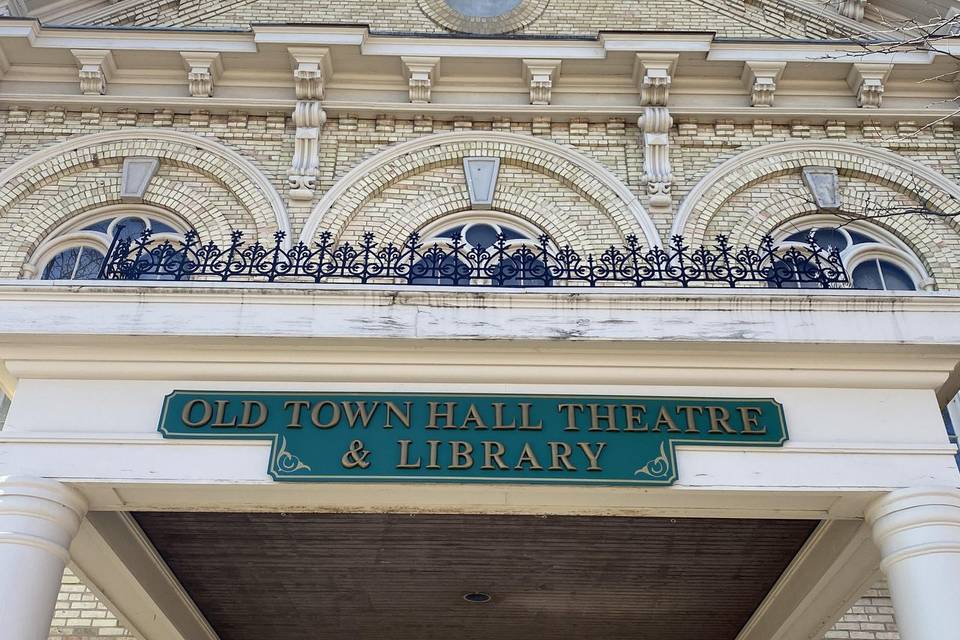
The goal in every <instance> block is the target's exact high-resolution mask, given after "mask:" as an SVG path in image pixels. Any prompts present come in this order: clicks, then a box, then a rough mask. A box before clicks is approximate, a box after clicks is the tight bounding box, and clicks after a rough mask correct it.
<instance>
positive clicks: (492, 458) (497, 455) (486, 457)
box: [480, 440, 510, 471]
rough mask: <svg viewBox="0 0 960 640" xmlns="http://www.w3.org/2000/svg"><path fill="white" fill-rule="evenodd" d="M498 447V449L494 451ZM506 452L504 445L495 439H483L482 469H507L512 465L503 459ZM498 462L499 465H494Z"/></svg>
mask: <svg viewBox="0 0 960 640" xmlns="http://www.w3.org/2000/svg"><path fill="white" fill-rule="evenodd" d="M494 449H496V451H494ZM504 453H506V449H504V447H503V445H502V444H500V443H499V442H496V441H493V440H484V441H483V466H482V467H480V468H481V469H494V468H496V469H499V470H500V471H507V470H509V469H510V467H509V466H508V465H507V464H506V463H505V462H504V461H503V457H502V456H503V454H504ZM494 462H496V463H497V466H496V467H494V466H493V463H494Z"/></svg>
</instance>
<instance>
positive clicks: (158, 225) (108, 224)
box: [24, 206, 186, 280]
mask: <svg viewBox="0 0 960 640" xmlns="http://www.w3.org/2000/svg"><path fill="white" fill-rule="evenodd" d="M148 228H149V229H150V230H151V232H152V234H153V235H152V236H151V238H152V239H153V240H154V241H156V242H163V241H164V240H171V241H176V240H182V239H183V234H184V233H185V232H186V226H185V225H184V224H183V223H182V222H180V221H179V220H176V219H174V218H173V217H172V216H170V214H168V213H166V212H165V211H162V210H160V209H156V208H154V207H143V206H139V207H135V208H132V207H128V206H115V207H107V208H104V209H100V210H98V211H96V212H94V213H92V214H89V215H85V216H83V217H81V218H78V219H76V220H71V221H70V222H69V223H67V224H66V225H63V226H61V227H60V228H59V229H57V230H56V231H54V233H53V234H51V236H50V238H48V239H47V240H45V241H44V242H42V243H41V244H40V246H39V247H37V250H36V251H35V252H34V255H33V257H32V258H31V260H30V261H29V262H28V263H27V264H26V266H25V268H24V273H25V275H26V277H37V278H40V279H41V280H94V279H96V278H97V276H98V275H99V273H100V267H101V266H102V265H103V261H104V259H105V258H106V255H107V251H109V249H110V245H111V244H112V242H113V240H114V238H117V237H119V238H120V239H133V238H138V237H140V234H141V233H143V231H144V229H148Z"/></svg>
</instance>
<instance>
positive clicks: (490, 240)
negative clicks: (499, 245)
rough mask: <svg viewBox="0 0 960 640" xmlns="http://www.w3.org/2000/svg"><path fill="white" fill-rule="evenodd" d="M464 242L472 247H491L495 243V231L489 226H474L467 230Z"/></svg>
mask: <svg viewBox="0 0 960 640" xmlns="http://www.w3.org/2000/svg"><path fill="white" fill-rule="evenodd" d="M466 240H467V242H468V243H469V244H471V245H472V246H474V247H491V246H493V245H494V244H496V242H497V230H496V229H494V228H493V227H491V226H490V225H489V224H475V225H472V226H471V227H470V228H469V229H467V233H466Z"/></svg>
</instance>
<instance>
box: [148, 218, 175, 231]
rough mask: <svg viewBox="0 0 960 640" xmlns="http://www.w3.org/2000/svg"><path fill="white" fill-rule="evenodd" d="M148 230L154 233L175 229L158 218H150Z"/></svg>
mask: <svg viewBox="0 0 960 640" xmlns="http://www.w3.org/2000/svg"><path fill="white" fill-rule="evenodd" d="M150 230H151V231H152V232H154V233H176V232H177V230H176V229H174V228H173V227H171V226H170V225H168V224H164V223H162V222H160V221H159V220H154V219H153V218H151V219H150Z"/></svg>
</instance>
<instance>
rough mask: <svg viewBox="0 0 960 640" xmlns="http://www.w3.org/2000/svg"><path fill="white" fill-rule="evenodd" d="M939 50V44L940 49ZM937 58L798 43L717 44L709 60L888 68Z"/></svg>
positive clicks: (922, 53)
mask: <svg viewBox="0 0 960 640" xmlns="http://www.w3.org/2000/svg"><path fill="white" fill-rule="evenodd" d="M937 46H938V48H939V44H938V45H937ZM935 57H936V54H934V53H933V52H930V51H909V50H907V51H895V52H890V53H883V52H880V53H866V52H864V51H863V50H862V49H860V48H858V47H857V45H855V44H850V43H836V42H831V43H794V42H772V41H763V42H714V43H713V44H712V45H710V52H709V53H708V54H707V60H711V61H732V62H747V61H751V62H754V61H755V62H824V63H840V64H851V63H853V62H878V63H887V64H930V63H932V62H933V60H934V58H935Z"/></svg>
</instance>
